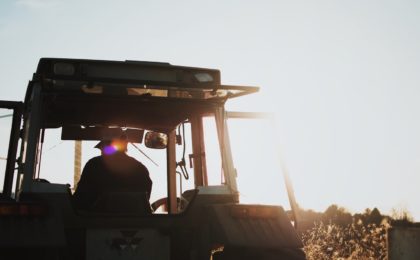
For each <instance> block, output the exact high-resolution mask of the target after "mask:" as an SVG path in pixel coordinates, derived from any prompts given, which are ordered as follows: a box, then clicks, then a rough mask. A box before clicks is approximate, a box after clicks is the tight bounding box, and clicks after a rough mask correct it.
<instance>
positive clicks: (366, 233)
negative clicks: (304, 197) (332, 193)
mask: <svg viewBox="0 0 420 260" xmlns="http://www.w3.org/2000/svg"><path fill="white" fill-rule="evenodd" d="M395 212H397V213H398V214H397V213H395V214H394V213H393V214H392V217H389V216H385V215H382V214H381V213H380V212H379V210H378V209H377V208H374V209H373V210H370V209H366V210H365V212H364V213H361V214H354V215H351V214H350V213H348V212H347V211H346V210H345V209H344V208H341V207H338V206H337V205H331V206H330V207H328V208H327V210H326V211H325V212H324V213H317V212H314V211H300V216H301V217H302V218H303V219H304V220H305V221H303V222H301V225H300V227H299V230H300V231H301V236H302V240H303V243H304V250H305V253H306V255H307V258H308V260H323V259H333V260H350V259H372V260H373V259H375V260H376V259H386V254H387V249H386V230H387V229H388V228H389V227H390V226H391V225H394V224H395V225H397V224H398V225H401V224H407V225H408V224H410V223H411V221H412V218H411V217H410V214H409V213H408V212H407V211H406V210H402V211H395Z"/></svg>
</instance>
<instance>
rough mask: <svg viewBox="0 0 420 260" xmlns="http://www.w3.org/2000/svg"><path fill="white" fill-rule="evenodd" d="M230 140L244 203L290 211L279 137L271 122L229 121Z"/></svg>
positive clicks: (247, 119)
mask: <svg viewBox="0 0 420 260" xmlns="http://www.w3.org/2000/svg"><path fill="white" fill-rule="evenodd" d="M228 127H229V137H230V141H231V148H232V153H233V161H234V165H235V168H236V173H237V183H238V189H239V193H240V198H239V199H240V202H241V203H251V204H270V205H281V206H283V207H285V208H289V207H290V206H289V202H288V199H287V192H286V188H285V184H284V179H283V173H282V170H281V165H280V158H279V156H280V153H279V152H280V151H279V149H280V147H277V146H276V145H277V144H278V142H277V133H276V132H275V131H274V129H273V125H272V123H271V122H270V121H269V120H268V119H250V118H245V119H244V118H241V119H233V118H231V119H229V120H228Z"/></svg>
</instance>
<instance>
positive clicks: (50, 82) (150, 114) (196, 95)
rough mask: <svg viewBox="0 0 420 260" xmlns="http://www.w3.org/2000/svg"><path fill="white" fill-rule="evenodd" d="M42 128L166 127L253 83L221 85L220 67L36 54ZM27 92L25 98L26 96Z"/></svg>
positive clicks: (243, 91) (35, 79)
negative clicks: (197, 66) (84, 58)
mask: <svg viewBox="0 0 420 260" xmlns="http://www.w3.org/2000/svg"><path fill="white" fill-rule="evenodd" d="M36 82H38V83H40V85H41V93H42V97H43V98H42V102H43V105H42V108H43V111H42V114H43V117H42V127H43V128H56V127H73V126H119V127H135V128H141V129H153V130H157V131H168V130H170V129H173V128H174V127H176V125H178V124H179V123H180V122H182V121H183V120H185V119H186V118H188V117H190V116H191V115H192V114H197V113H200V114H205V113H208V112H210V111H212V110H213V109H214V107H215V106H223V104H224V103H225V102H226V100H227V99H229V98H234V97H238V96H242V95H246V94H250V93H254V92H256V91H258V87H244V86H231V85H222V84H221V80H220V71H219V70H215V69H207V68H195V67H183V66H174V65H170V64H169V63H157V62H142V61H104V60H81V59H59V58H42V59H41V60H40V61H39V64H38V68H37V71H36V73H35V74H34V77H33V81H32V82H31V84H30V88H29V90H30V89H31V88H32V87H33V85H34V83H36ZM30 92H31V91H28V95H27V99H28V98H29V97H30Z"/></svg>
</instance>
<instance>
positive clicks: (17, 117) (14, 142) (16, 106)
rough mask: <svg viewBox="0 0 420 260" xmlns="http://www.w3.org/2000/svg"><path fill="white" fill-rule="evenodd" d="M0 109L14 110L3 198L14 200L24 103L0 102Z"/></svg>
mask: <svg viewBox="0 0 420 260" xmlns="http://www.w3.org/2000/svg"><path fill="white" fill-rule="evenodd" d="M0 108H2V109H11V110H13V114H12V117H13V118H12V125H11V129H10V138H9V148H8V152H7V162H6V172H5V175H4V185H3V193H2V195H3V197H6V198H12V192H13V179H14V173H15V167H16V162H17V160H16V155H17V150H18V142H19V138H20V128H21V123H22V112H23V102H18V101H4V100H0Z"/></svg>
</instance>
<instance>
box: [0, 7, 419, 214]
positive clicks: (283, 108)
mask: <svg viewBox="0 0 420 260" xmlns="http://www.w3.org/2000/svg"><path fill="white" fill-rule="evenodd" d="M419 14H420V2H418V1H414V0H413V1H379V0H376V1H373V0H372V1H370V0H369V1H366V0H356V1H309V0H308V1H295V0H293V1H292V0H290V1H278V0H277V1H156V0H155V1H99V0H98V1H79V0H78V1H58V0H16V1H11V0H5V1H1V3H0V73H1V77H0V98H1V99H2V100H9V99H11V100H22V99H23V98H24V93H25V91H26V86H27V82H28V80H29V79H30V78H31V77H32V73H33V72H34V71H35V69H36V65H37V63H38V60H39V58H41V57H67V58H88V59H109V60H146V61H166V62H170V63H172V64H177V65H185V66H202V67H209V68H218V69H220V70H221V72H222V81H223V83H225V84H242V85H255V86H260V87H261V93H260V94H257V95H254V96H250V97H246V98H241V99H238V100H236V101H234V102H231V103H229V104H228V108H229V109H231V110H243V111H252V110H259V111H271V112H275V113H276V119H277V125H278V129H277V133H278V137H279V140H280V141H279V142H280V147H281V152H282V154H283V160H284V162H285V164H286V165H287V168H288V169H289V172H290V175H291V178H292V181H293V184H294V189H295V192H296V197H297V199H298V202H299V204H300V205H301V206H303V207H304V208H312V209H315V210H319V211H323V210H325V208H326V207H327V206H328V205H330V204H332V203H336V204H339V205H340V206H344V207H346V208H348V209H349V210H350V211H352V212H356V211H363V210H364V209H365V208H367V207H370V208H372V207H375V206H377V207H379V209H380V210H382V211H383V212H385V213H387V212H388V211H389V210H390V209H391V208H401V207H403V208H406V209H408V210H409V211H410V212H411V213H412V214H413V215H414V216H415V218H416V219H417V220H420V204H419V203H418V199H417V198H419V197H420V189H419V188H418V187H419V186H420V117H419V114H420V102H418V100H420V73H419V71H420V47H419V46H420V16H419ZM0 156H2V155H0Z"/></svg>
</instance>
